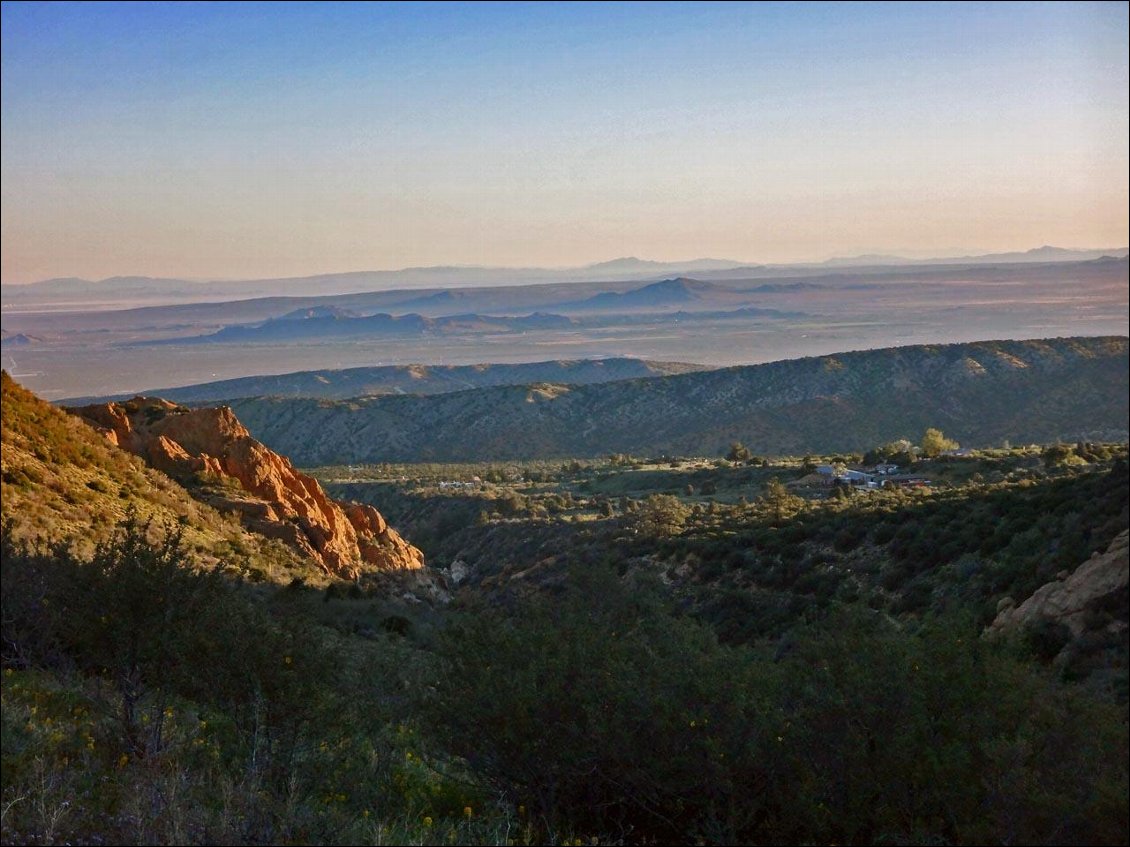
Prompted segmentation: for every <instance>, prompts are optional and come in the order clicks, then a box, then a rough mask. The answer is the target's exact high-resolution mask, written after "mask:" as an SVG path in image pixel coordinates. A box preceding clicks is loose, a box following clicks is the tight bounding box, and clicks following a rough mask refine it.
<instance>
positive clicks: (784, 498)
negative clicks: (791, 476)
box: [762, 477, 802, 521]
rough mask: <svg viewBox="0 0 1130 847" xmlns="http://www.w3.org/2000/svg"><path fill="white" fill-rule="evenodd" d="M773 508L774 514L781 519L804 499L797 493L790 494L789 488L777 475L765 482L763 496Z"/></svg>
mask: <svg viewBox="0 0 1130 847" xmlns="http://www.w3.org/2000/svg"><path fill="white" fill-rule="evenodd" d="M762 499H763V501H764V502H765V503H767V504H768V505H769V507H770V508H771V509H772V510H773V516H774V518H775V519H776V520H778V521H780V520H781V519H782V518H784V516H785V512H786V511H789V510H791V509H794V508H796V507H797V506H798V505H799V504H800V503H801V502H802V501H801V498H799V497H797V496H796V495H793V494H790V493H789V489H787V488H786V487H785V484H784V483H783V482H781V480H779V479H777V477H773V478H772V479H771V480H769V481H768V482H767V483H765V495H764V497H763V498H762Z"/></svg>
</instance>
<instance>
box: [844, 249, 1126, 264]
mask: <svg viewBox="0 0 1130 847" xmlns="http://www.w3.org/2000/svg"><path fill="white" fill-rule="evenodd" d="M1128 252H1130V250H1128V248H1126V247H1110V248H1106V249H1100V250H1074V249H1070V248H1066V247H1051V246H1049V245H1047V244H1045V245H1044V246H1043V247H1033V248H1032V249H1031V250H1024V251H1022V252H1020V251H1018V252H1013V253H986V254H982V255H972V256H948V257H942V258H934V259H908V258H906V257H905V256H891V255H884V254H877V253H870V254H865V255H863V256H847V257H841V258H834V259H828V260H827V261H826V262H823V264H825V265H829V266H832V267H845V266H875V265H965V264H969V263H977V264H1000V263H1005V264H1011V263H1017V262H1086V261H1089V260H1091V259H1102V258H1104V257H1107V256H1110V257H1114V258H1121V257H1122V256H1125V255H1127V253H1128Z"/></svg>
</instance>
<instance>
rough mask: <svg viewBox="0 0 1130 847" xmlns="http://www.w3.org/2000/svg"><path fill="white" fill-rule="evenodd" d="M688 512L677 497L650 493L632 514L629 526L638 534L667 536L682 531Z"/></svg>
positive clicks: (654, 536) (655, 536) (652, 536)
mask: <svg viewBox="0 0 1130 847" xmlns="http://www.w3.org/2000/svg"><path fill="white" fill-rule="evenodd" d="M688 512H689V510H688V509H687V507H686V506H684V505H683V504H682V502H681V501H680V500H679V498H678V497H675V496H673V495H671V494H652V495H651V496H650V497H648V498H647V499H646V500H644V502H643V505H642V507H641V508H640V510H639V511H638V512H636V514H635V515H634V516H633V518H632V521H631V526H632V528H633V529H634V530H635V531H636V532H637V533H638V534H639V535H643V536H647V537H651V538H669V537H670V536H672V535H678V534H679V533H680V532H682V531H683V526H684V525H685V524H686V522H687V515H688Z"/></svg>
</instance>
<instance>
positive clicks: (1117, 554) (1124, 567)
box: [990, 530, 1130, 638]
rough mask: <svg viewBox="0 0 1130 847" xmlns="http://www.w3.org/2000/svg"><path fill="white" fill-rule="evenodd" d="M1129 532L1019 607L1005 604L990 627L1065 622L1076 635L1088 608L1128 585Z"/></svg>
mask: <svg viewBox="0 0 1130 847" xmlns="http://www.w3.org/2000/svg"><path fill="white" fill-rule="evenodd" d="M1128 536H1130V533H1128V532H1127V531H1126V530H1123V531H1122V532H1121V533H1119V534H1118V535H1117V536H1116V537H1115V539H1114V540H1113V541H1112V542H1111V543H1110V546H1109V547H1108V548H1107V549H1106V551H1105V552H1102V553H1096V554H1095V555H1093V556H1092V557H1091V558H1090V559H1088V560H1087V561H1086V562H1084V563H1083V564H1081V565H1080V566H1079V567H1078V568H1076V569H1075V571H1074V573H1072V574H1070V575H1068V576H1066V578H1064V579H1057V580H1054V581H1053V582H1049V583H1047V584H1046V585H1042V586H1041V587H1040V588H1038V589H1037V590H1036V592H1035V593H1034V594H1033V595H1032V596H1031V597H1029V598H1028V599H1027V600H1025V601H1024V602H1023V603H1021V604H1020V605H1019V606H1009V605H1005V606H1004V607H1003V608H1002V609H1001V610H1000V612H999V613H998V614H997V617H996V620H994V621H993V623H992V626H991V627H990V630H991V631H1000V630H1005V629H1011V628H1013V627H1017V626H1022V625H1024V624H1027V623H1032V622H1035V621H1039V620H1051V621H1057V622H1059V623H1063V624H1065V625H1066V626H1067V627H1068V629H1070V630H1071V634H1072V635H1073V636H1075V637H1076V638H1077V637H1079V636H1080V635H1081V634H1082V633H1083V631H1084V629H1085V617H1086V613H1087V610H1088V609H1089V608H1091V607H1092V606H1094V604H1096V603H1100V602H1101V601H1103V600H1104V599H1106V598H1108V597H1111V596H1112V595H1114V594H1117V593H1122V594H1125V592H1126V589H1127V586H1128V585H1130V556H1128Z"/></svg>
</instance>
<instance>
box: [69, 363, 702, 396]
mask: <svg viewBox="0 0 1130 847" xmlns="http://www.w3.org/2000/svg"><path fill="white" fill-rule="evenodd" d="M705 369H706V367H705V366H704V365H692V364H687V363H684V362H654V361H650V360H647V359H582V360H567V361H554V362H530V363H528V364H517V365H509V364H489V365H386V366H383V367H372V368H344V369H341V370H318V371H299V372H297V373H289V374H278V375H275V376H249V377H243V378H241V379H225V380H219V381H217V382H205V383H200V384H198V385H186V386H183V387H181V388H154V389H148V390H146V391H144V392H142V393H144V394H146V395H147V396H151V397H163V398H164V399H166V400H172V401H175V402H177V403H210V402H216V401H219V400H231V399H234V398H237V397H263V396H273V397H319V398H323V399H329V400H345V399H348V398H350V397H363V396H367V395H374V394H443V393H446V392H448V391H465V390H467V389H468V388H486V387H489V386H495V385H526V384H528V383H531V382H567V383H569V384H571V385H582V384H585V383H591V382H610V381H612V380H617V379H634V378H637V377H645V376H668V375H670V374H679V373H688V372H690V371H698V370H705ZM131 396H133V395H124V394H123V395H120V396H114V397H107V398H93V397H91V398H78V399H76V400H74V401H72V402H74V403H83V402H93V401H94V400H95V399H103V400H127V399H129V397H131Z"/></svg>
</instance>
